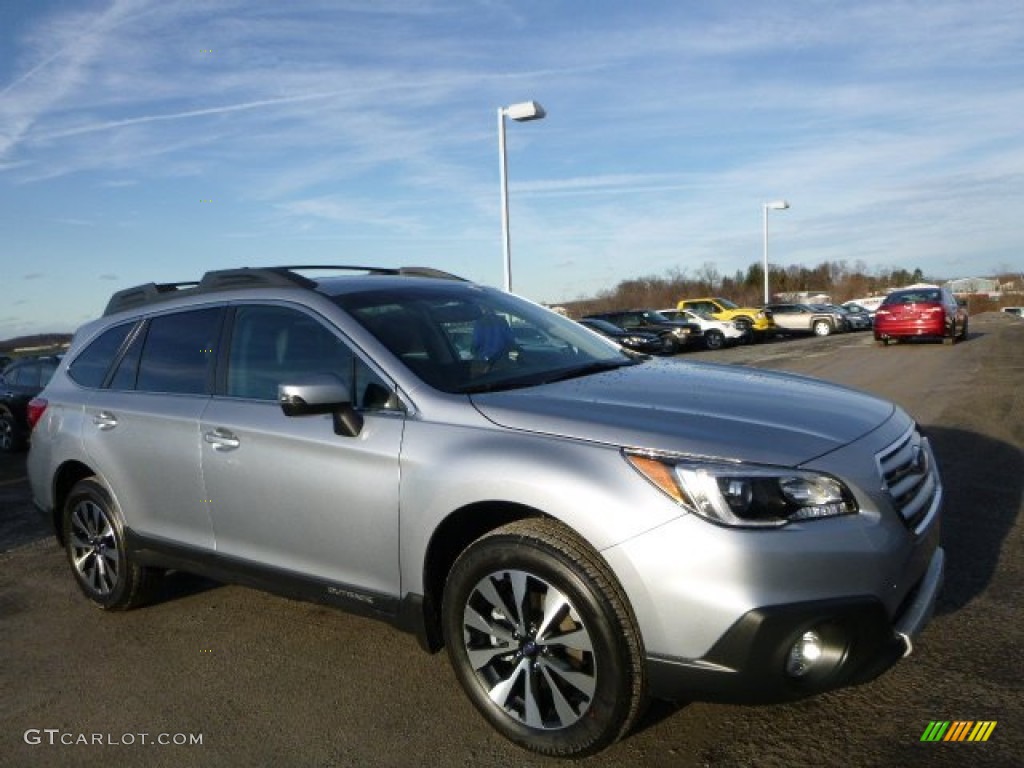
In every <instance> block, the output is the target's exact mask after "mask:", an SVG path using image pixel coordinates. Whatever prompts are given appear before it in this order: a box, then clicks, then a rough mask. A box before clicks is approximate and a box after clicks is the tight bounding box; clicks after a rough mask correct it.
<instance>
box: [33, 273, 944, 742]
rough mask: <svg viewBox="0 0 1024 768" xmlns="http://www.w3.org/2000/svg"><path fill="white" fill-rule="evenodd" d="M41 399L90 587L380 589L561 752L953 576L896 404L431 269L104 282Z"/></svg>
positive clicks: (48, 467) (793, 660)
mask: <svg viewBox="0 0 1024 768" xmlns="http://www.w3.org/2000/svg"><path fill="white" fill-rule="evenodd" d="M325 273H330V274H329V276H321V277H311V276H310V275H312V274H320V275H323V274H325ZM339 273H340V274H339ZM32 413H33V414H35V416H36V417H37V422H36V423H35V431H34V433H33V438H32V445H31V452H30V454H29V473H30V480H31V486H32V492H33V495H34V498H35V501H36V504H37V506H38V507H39V509H40V510H41V511H42V512H43V514H45V515H46V517H47V519H48V520H49V521H51V522H52V524H53V527H54V530H55V532H56V535H57V537H58V539H59V540H60V542H61V544H62V546H63V547H64V548H65V550H66V552H67V557H68V561H69V563H70V566H71V571H72V573H73V575H74V577H75V579H76V580H77V582H78V585H79V586H80V587H81V589H82V591H83V592H84V594H85V595H86V597H88V598H89V599H90V600H91V601H92V602H94V603H95V604H96V605H98V606H100V607H101V608H105V609H113V610H119V609H127V608H133V607H135V606H138V605H141V604H143V603H144V602H145V601H146V600H148V599H151V598H152V597H153V595H154V591H155V590H156V589H157V587H158V584H159V576H160V574H161V572H162V571H163V570H165V569H179V570H185V571H193V572H197V573H202V574H206V575H209V576H211V577H214V578H217V579H222V580H230V581H237V582H240V583H243V584H248V585H252V586H256V587H260V588H265V589H268V590H272V591H275V592H279V593H282V594H285V595H288V596H291V597H298V598H304V599H310V600H315V601H319V602H323V603H328V604H331V605H336V606H339V607H342V608H346V609H350V610H353V611H357V612H359V613H362V614H366V615H369V616H373V617H377V618H380V619H383V620H385V621H387V622H390V623H391V624H393V625H395V626H398V627H400V628H402V629H405V630H408V631H411V632H415V633H416V635H417V637H418V638H419V640H420V642H421V644H422V645H423V647H424V648H425V649H428V650H431V651H436V650H439V649H440V648H442V647H445V646H446V647H447V651H448V654H449V657H450V659H451V662H452V665H453V667H454V670H455V674H456V676H457V678H458V680H459V682H460V683H461V685H462V687H463V688H464V689H465V692H466V694H467V695H468V697H469V698H470V699H471V700H472V702H473V704H474V705H475V706H476V707H477V709H478V710H479V711H480V712H481V713H482V715H483V716H484V717H485V718H486V719H487V720H488V721H489V722H490V723H491V724H492V725H493V726H494V727H495V728H496V729H497V730H498V731H500V732H501V733H502V734H504V735H505V736H506V737H508V738H509V739H511V740H512V741H514V742H516V743H517V744H520V745H522V746H524V747H526V748H528V749H532V750H535V751H537V752H540V753H544V754H548V755H557V756H563V757H568V756H580V755H586V754H590V753H593V752H596V751H598V750H600V749H601V748H603V747H605V746H607V745H608V744H610V743H611V742H613V741H614V740H616V739H618V738H619V737H621V736H622V735H624V734H625V733H626V732H628V730H629V729H630V727H631V726H632V724H633V723H634V722H635V720H636V718H637V716H638V714H639V713H640V711H641V709H642V705H643V703H644V701H645V700H646V699H648V698H649V697H660V698H669V699H686V700H693V699H705V700H712V701H732V702H770V701H786V700H792V699H797V698H801V697H805V696H810V695H813V694H817V693H820V692H822V691H827V690H830V689H834V688H838V687H841V686H847V685H853V684H857V683H863V682H866V681H868V680H871V679H873V678H874V677H876V676H877V675H879V674H880V673H882V672H883V671H884V670H885V669H887V668H888V667H889V666H891V665H892V664H894V663H895V662H896V661H897V660H898V659H899V658H900V657H902V656H904V655H905V654H907V653H909V652H910V649H911V638H913V637H914V636H915V635H917V634H918V633H919V632H920V630H921V629H922V628H923V627H924V625H925V624H926V623H927V621H928V618H929V617H930V615H931V610H932V607H933V605H934V601H935V598H936V594H937V593H938V590H939V588H940V585H941V582H942V574H943V552H942V549H941V548H939V546H938V539H939V516H940V506H941V501H942V486H941V483H940V481H939V476H938V473H937V471H936V466H935V462H934V459H933V458H932V453H931V450H930V448H929V445H928V441H927V439H925V438H924V437H923V436H922V435H921V433H920V432H919V431H918V429H917V427H916V426H915V424H914V422H913V421H912V420H911V419H910V418H909V417H908V416H907V414H906V413H904V412H903V411H902V410H900V409H899V408H897V407H895V406H893V405H892V404H891V403H888V402H884V401H882V400H878V399H876V398H874V397H870V396H868V395H865V394H861V393H859V392H855V391H852V390H849V389H845V388H841V387H838V386H835V385H831V384H826V383H823V382H820V381H816V380H812V379H807V378H801V377H795V376H789V375H784V374H779V373H772V372H766V371H757V372H751V371H749V370H744V369H742V368H737V367H728V366H720V365H712V364H701V363H680V362H676V361H668V360H649V359H641V358H639V357H638V356H636V355H634V354H631V353H627V352H624V351H623V350H621V349H620V348H619V347H618V346H617V345H615V344H613V343H611V342H609V341H607V340H605V339H602V338H601V337H599V336H597V335H596V334H594V333H592V332H590V331H588V330H586V329H584V328H582V327H581V326H579V325H577V324H576V323H573V322H572V321H570V320H567V319H565V318H563V317H560V316H558V315H556V314H554V313H552V312H549V311H548V310H546V309H543V308H541V307H539V306H537V305H534V304H532V303H530V302H527V301H525V300H523V299H520V298H517V297H515V296H512V295H509V294H506V293H502V292H500V291H497V290H493V289H489V288H484V287H481V286H479V285H474V284H471V283H468V282H465V281H462V280H459V279H457V278H452V277H451V276H445V275H443V274H438V273H434V272H431V271H430V270H422V269H401V270H384V269H363V270H359V269H357V268H342V267H332V268H321V269H319V271H317V272H314V270H313V269H312V268H308V267H291V268H284V267H282V268H274V269H251V270H250V269H239V270H225V271H219V272H210V273H208V274H206V275H205V276H204V277H203V278H202V280H201V281H200V282H199V283H198V284H196V283H190V284H181V285H154V284H149V285H144V286H139V287H138V288H134V289H128V290H125V291H121V292H120V293H118V294H116V295H115V296H114V297H113V298H112V299H111V302H110V304H109V306H108V308H107V311H106V313H105V315H104V316H103V317H102V318H100V319H99V320H96V321H94V322H92V323H89V324H88V325H86V326H84V327H83V328H81V329H80V330H79V331H78V333H77V334H76V335H75V339H74V342H73V344H72V346H71V349H70V351H69V352H68V354H67V355H66V357H65V358H64V360H63V362H62V363H61V365H60V367H59V369H58V371H57V373H56V374H55V375H54V377H53V379H52V380H51V382H50V384H49V385H48V386H47V387H46V389H45V390H44V391H43V392H42V394H41V396H40V397H39V398H38V399H37V400H36V401H35V403H34V405H33V409H32Z"/></svg>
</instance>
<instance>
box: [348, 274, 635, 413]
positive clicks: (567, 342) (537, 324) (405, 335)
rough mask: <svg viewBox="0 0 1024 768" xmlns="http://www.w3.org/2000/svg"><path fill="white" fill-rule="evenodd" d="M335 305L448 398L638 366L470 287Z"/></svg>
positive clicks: (602, 344) (434, 287)
mask: <svg viewBox="0 0 1024 768" xmlns="http://www.w3.org/2000/svg"><path fill="white" fill-rule="evenodd" d="M333 300H334V301H335V303H337V304H338V305H339V306H340V307H341V308H342V309H344V310H345V311H346V312H348V313H349V314H351V315H352V317H354V318H355V319H356V320H357V321H358V322H359V323H360V324H361V325H362V326H363V327H364V328H366V329H367V330H368V331H369V332H370V333H372V334H373V335H374V336H375V337H376V338H377V339H378V340H379V341H380V342H381V343H382V344H384V346H386V347H387V348H388V349H389V350H390V351H391V353H392V354H393V355H395V357H397V358H398V359H399V360H401V361H402V363H403V364H405V366H406V367H407V368H409V370H411V371H412V372H413V373H414V374H415V375H416V376H418V377H419V378H420V379H422V380H423V381H424V382H426V383H427V384H429V385H430V386H432V387H435V388H436V389H440V390H441V391H443V392H452V393H471V392H492V391H498V390H502V389H513V388H516V387H528V386H534V385H537V384H544V383H548V382H552V381H558V380H561V379H566V378H571V377H573V376H583V375H587V374H590V373H596V372H599V371H601V370H607V369H610V368H617V367H619V366H622V365H634V364H636V362H637V360H636V359H635V358H634V357H632V356H630V355H629V354H628V353H626V352H624V351H622V350H621V349H620V348H619V347H618V346H617V345H615V344H613V343H611V342H609V341H607V340H605V339H603V338H602V337H600V336H598V335H596V334H595V333H593V332H592V331H589V330H587V329H586V328H584V327H582V326H581V325H579V324H578V323H575V322H573V321H572V320H569V319H568V318H565V317H562V316H560V315H557V314H555V313H554V312H550V311H549V310H546V309H544V308H543V307H539V306H537V305H536V304H532V303H530V302H528V301H525V300H524V299H520V298H519V297H517V296H513V295H511V294H507V293H504V292H502V291H497V290H494V289H491V288H484V287H482V286H477V285H472V284H468V283H454V282H453V283H451V284H438V283H426V282H424V283H417V284H410V285H408V286H403V287H402V288H401V289H400V290H394V289H390V290H381V291H365V292H359V293H352V294H341V295H339V296H335V297H334V298H333Z"/></svg>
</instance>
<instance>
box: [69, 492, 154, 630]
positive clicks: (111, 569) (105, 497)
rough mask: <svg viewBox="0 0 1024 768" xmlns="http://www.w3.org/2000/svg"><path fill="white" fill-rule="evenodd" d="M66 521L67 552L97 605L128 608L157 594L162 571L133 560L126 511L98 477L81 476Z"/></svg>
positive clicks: (115, 609) (113, 608)
mask: <svg viewBox="0 0 1024 768" xmlns="http://www.w3.org/2000/svg"><path fill="white" fill-rule="evenodd" d="M63 526H64V528H63V532H64V551H65V553H66V554H67V557H68V563H69V564H70V565H71V571H72V573H74V574H75V581H77V582H78V586H79V587H80V588H81V590H82V592H83V593H84V594H85V596H86V597H87V598H89V600H90V601H92V602H93V603H94V604H95V605H97V606H99V607H100V608H103V609H105V610H108V611H127V610H130V609H132V608H137V607H139V606H141V605H144V604H145V603H147V602H148V601H149V600H150V599H151V598H152V597H153V594H154V593H155V592H156V589H157V587H158V586H159V583H160V572H159V571H156V570H153V569H151V568H144V567H142V566H140V565H138V564H136V563H135V562H133V561H132V558H131V555H130V554H129V553H128V550H127V548H126V546H125V538H124V524H123V519H122V517H121V511H120V510H119V509H118V508H117V504H116V502H115V501H114V499H113V498H112V497H111V495H110V492H109V491H108V490H107V488H106V486H104V485H103V484H102V483H101V482H100V481H99V480H98V479H97V478H95V477H88V478H86V479H84V480H80V481H79V482H78V483H76V484H75V487H74V488H72V489H71V493H70V494H68V498H67V502H66V503H65V504H64V518H63Z"/></svg>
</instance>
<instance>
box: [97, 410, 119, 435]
mask: <svg viewBox="0 0 1024 768" xmlns="http://www.w3.org/2000/svg"><path fill="white" fill-rule="evenodd" d="M92 423H93V424H95V425H96V426H97V427H99V428H100V429H101V430H103V431H107V430H108V429H113V428H114V427H116V426H117V416H115V415H114V414H112V413H111V412H110V411H100V412H99V413H97V414H96V415H95V416H93V417H92Z"/></svg>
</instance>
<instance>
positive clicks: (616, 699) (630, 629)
mask: <svg viewBox="0 0 1024 768" xmlns="http://www.w3.org/2000/svg"><path fill="white" fill-rule="evenodd" d="M442 613H443V622H444V632H445V642H446V644H447V647H448V655H449V658H450V659H451V662H452V666H453V667H454V669H455V674H456V677H457V678H458V680H459V682H460V683H461V685H462V687H463V689H464V690H465V692H466V694H467V695H468V696H469V698H470V700H471V701H472V702H473V704H474V706H475V707H476V708H477V709H478V710H479V711H480V713H481V714H483V716H484V717H485V718H486V719H487V720H488V721H489V722H490V724H491V725H492V726H493V727H494V728H495V729H497V730H498V731H499V732H500V733H501V734H502V735H504V736H505V737H506V738H508V739H510V740H511V741H513V742H515V743H516V744H518V745H520V746H521V747H524V748H526V749H529V750H532V751H534V752H538V753H541V754H544V755H549V756H556V757H582V756H585V755H589V754H593V753H595V752H597V751H599V750H600V749H603V748H604V747H606V746H607V745H609V744H611V743H612V742H614V741H615V740H616V739H618V738H620V737H621V736H622V735H624V734H625V733H626V732H627V731H628V730H629V729H630V727H631V726H632V725H633V723H634V722H635V720H636V718H637V716H638V715H639V713H640V711H641V708H642V704H643V702H644V700H645V698H646V683H645V673H644V663H643V648H642V642H641V638H640V633H639V631H638V630H637V628H636V622H635V620H634V618H633V616H632V613H631V611H630V610H629V607H628V604H627V601H626V597H625V595H624V594H623V593H622V590H621V587H619V586H618V583H617V581H616V580H615V577H614V576H613V575H612V573H611V572H610V570H609V568H608V566H607V564H606V563H605V562H604V560H602V559H601V557H600V555H598V554H597V553H596V552H594V551H593V550H592V549H591V548H590V547H589V546H588V545H587V544H586V543H585V542H583V541H582V540H581V539H580V538H579V537H578V536H576V535H575V534H573V533H572V532H571V531H569V530H568V529H566V528H565V527H563V526H562V525H560V524H558V523H556V522H554V521H550V520H540V519H534V520H523V521H519V522H515V523H511V524H509V525H506V526H504V527H502V528H499V529H497V530H495V531H493V532H491V533H489V534H487V535H485V536H483V537H482V538H480V539H478V540H477V541H476V542H474V543H473V544H471V545H470V546H469V547H468V548H467V549H466V550H465V551H464V552H463V553H462V554H461V555H460V556H459V558H458V560H457V561H456V562H455V565H454V566H453V567H452V570H451V573H450V574H449V577H448V582H447V585H446V587H445V593H444V601H443V606H442Z"/></svg>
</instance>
